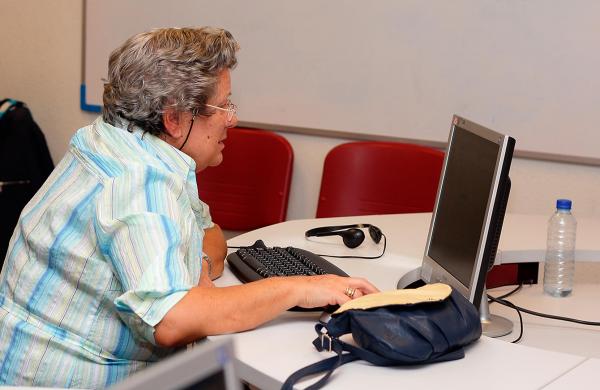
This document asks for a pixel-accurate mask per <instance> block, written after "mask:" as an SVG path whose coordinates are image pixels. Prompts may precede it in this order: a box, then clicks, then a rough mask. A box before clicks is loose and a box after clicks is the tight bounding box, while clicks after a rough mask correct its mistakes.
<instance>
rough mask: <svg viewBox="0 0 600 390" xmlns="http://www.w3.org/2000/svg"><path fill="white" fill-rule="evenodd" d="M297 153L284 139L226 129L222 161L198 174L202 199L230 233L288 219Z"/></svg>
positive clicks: (252, 131) (276, 136)
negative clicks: (291, 184)
mask: <svg viewBox="0 0 600 390" xmlns="http://www.w3.org/2000/svg"><path fill="white" fill-rule="evenodd" d="M293 160H294V152H293V150H292V147H291V145H290V144H289V142H288V141H287V140H286V139H285V138H284V137H282V136H280V135H278V134H275V133H273V132H270V131H265V130H258V129H245V128H239V127H238V128H232V129H229V130H228V133H227V139H226V140H225V149H223V162H222V163H221V164H220V165H219V166H217V167H208V168H206V169H205V170H203V171H202V172H200V173H198V174H196V180H197V182H198V193H199V195H200V199H202V200H203V201H204V202H205V203H207V204H208V205H209V206H210V212H211V216H212V218H213V221H214V222H215V223H217V224H219V226H221V228H222V229H226V230H252V229H256V228H259V227H263V226H267V225H272V224H274V223H278V222H283V221H285V217H286V213H287V205H288V198H289V193H290V183H291V180H292V164H293Z"/></svg>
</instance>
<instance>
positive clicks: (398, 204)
mask: <svg viewBox="0 0 600 390" xmlns="http://www.w3.org/2000/svg"><path fill="white" fill-rule="evenodd" d="M443 163H444V153H443V152H441V151H439V150H436V149H432V148H429V147H424V146H419V145H413V144H405V143H399V142H350V143H345V144H341V145H338V146H336V147H335V148H333V149H332V150H331V151H330V152H329V153H328V154H327V156H326V157H325V162H324V165H323V177H322V180H321V192H320V195H319V203H318V206H317V218H323V217H339V216H351V215H369V214H400V213H419V212H431V211H433V206H434V205H435V197H436V194H437V188H438V182H439V179H440V174H441V170H442V165H443Z"/></svg>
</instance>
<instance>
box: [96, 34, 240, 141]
mask: <svg viewBox="0 0 600 390" xmlns="http://www.w3.org/2000/svg"><path fill="white" fill-rule="evenodd" d="M237 50H239V45H238V43H237V42H236V40H235V39H234V38H233V36H232V35H231V33H230V32H229V31H226V30H223V29H219V28H212V27H201V28H162V29H155V30H152V31H149V32H144V33H140V34H137V35H134V36H132V37H131V38H129V39H128V40H127V41H125V43H123V45H121V46H120V47H119V48H117V49H116V50H114V51H113V52H112V53H111V55H110V59H109V61H108V80H107V81H106V82H105V84H104V96H103V104H104V107H103V109H102V118H103V119H104V121H105V122H107V123H110V124H112V125H114V126H118V125H120V124H121V122H122V119H125V120H127V121H129V128H128V130H130V129H131V127H132V126H133V125H137V126H139V127H141V128H142V129H144V130H145V131H147V132H149V133H152V134H154V135H159V134H161V133H162V132H164V125H163V122H162V115H163V113H164V111H165V109H166V108H174V109H175V110H177V111H181V112H183V111H192V112H194V114H196V115H208V114H209V113H208V112H207V111H206V106H205V104H206V102H207V101H208V99H209V98H210V97H211V96H212V95H213V94H214V93H215V88H216V85H217V80H218V75H219V73H220V72H221V71H223V70H224V69H232V68H234V67H235V65H236V64H237V59H236V57H235V54H236V51H237Z"/></svg>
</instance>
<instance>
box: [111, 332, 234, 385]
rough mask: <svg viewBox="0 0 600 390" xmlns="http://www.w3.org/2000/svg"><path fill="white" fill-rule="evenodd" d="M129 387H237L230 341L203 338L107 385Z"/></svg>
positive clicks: (226, 339)
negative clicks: (183, 349) (191, 345)
mask: <svg viewBox="0 0 600 390" xmlns="http://www.w3.org/2000/svg"><path fill="white" fill-rule="evenodd" d="M133 389H144V390H154V389H156V390H159V389H160V390H163V389H173V390H175V389H177V390H188V389H189V390H191V389H206V390H240V389H241V382H240V380H239V379H238V377H237V375H236V371H235V364H234V351H233V342H232V340H231V339H228V338H217V340H214V341H207V340H205V341H203V342H201V343H197V344H196V345H194V347H193V348H188V349H187V350H185V351H182V352H179V353H177V354H175V355H173V356H172V357H170V358H168V359H165V360H162V361H160V362H157V363H154V364H153V365H151V366H149V367H147V368H145V369H143V370H141V371H140V372H137V373H135V374H134V375H132V376H130V377H129V378H127V379H125V380H124V381H122V382H119V383H117V384H116V385H115V386H113V387H111V390H133Z"/></svg>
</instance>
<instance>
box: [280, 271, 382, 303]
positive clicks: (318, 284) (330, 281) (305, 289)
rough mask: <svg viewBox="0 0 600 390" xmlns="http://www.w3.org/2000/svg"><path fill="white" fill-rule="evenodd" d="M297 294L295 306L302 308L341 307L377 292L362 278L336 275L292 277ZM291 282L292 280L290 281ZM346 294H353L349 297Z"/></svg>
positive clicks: (375, 288)
mask: <svg viewBox="0 0 600 390" xmlns="http://www.w3.org/2000/svg"><path fill="white" fill-rule="evenodd" d="M286 278H289V279H293V283H295V284H296V288H295V291H296V292H297V293H298V303H297V306H300V307H304V308H311V307H322V306H327V305H342V304H344V303H346V302H347V301H349V300H350V299H354V298H358V297H362V296H363V295H367V294H371V293H374V292H378V291H379V290H378V289H377V287H375V286H374V285H373V284H371V283H370V282H369V281H367V280H366V279H363V278H352V277H343V276H337V275H319V276H293V277H286ZM291 281H292V280H291ZM347 292H353V294H351V295H352V296H351V297H350V296H349V295H348V294H347Z"/></svg>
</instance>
